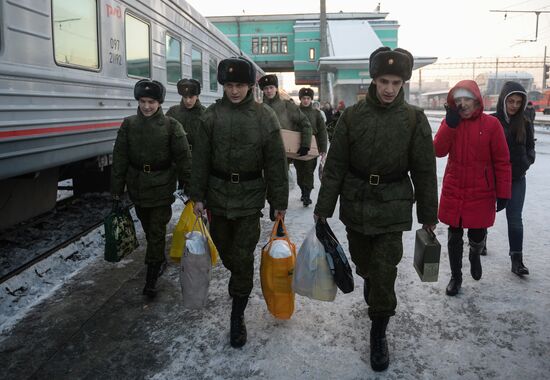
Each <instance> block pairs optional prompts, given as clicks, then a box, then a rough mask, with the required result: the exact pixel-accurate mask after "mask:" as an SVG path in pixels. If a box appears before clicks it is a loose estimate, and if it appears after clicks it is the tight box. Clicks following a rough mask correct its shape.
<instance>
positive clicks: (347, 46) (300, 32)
mask: <svg viewBox="0 0 550 380" xmlns="http://www.w3.org/2000/svg"><path fill="white" fill-rule="evenodd" d="M387 15H388V14H387V13H382V12H361V13H344V12H341V13H327V42H328V51H329V55H328V56H327V57H320V51H321V33H320V20H319V14H318V13H312V14H289V15H258V16H249V15H246V16H222V17H208V20H209V21H210V22H212V23H213V24H214V25H216V26H217V27H218V28H219V29H220V30H221V31H222V32H223V33H224V34H225V35H226V36H227V37H229V38H230V39H231V40H232V41H233V42H234V43H235V44H236V45H237V46H238V47H239V48H240V49H241V50H242V51H243V53H245V54H247V55H248V56H250V57H251V58H252V59H254V61H255V62H256V63H257V64H258V65H259V66H260V67H262V69H264V70H265V71H268V72H285V71H294V73H295V78H296V79H295V81H296V84H297V85H310V86H319V84H320V70H324V71H327V72H328V81H329V89H330V90H331V91H332V92H331V94H330V96H329V98H330V99H331V101H332V103H333V104H335V103H337V102H338V101H339V100H343V101H344V102H345V103H346V105H351V104H353V103H355V102H356V101H357V100H358V99H359V98H361V97H362V96H365V94H366V92H367V89H368V86H369V84H370V82H371V78H370V76H369V71H368V67H369V56H370V54H371V53H372V52H373V51H374V50H375V49H377V48H378V47H381V46H388V47H391V48H392V49H393V48H396V47H397V46H398V44H397V41H398V38H397V34H398V33H397V32H398V28H399V24H398V23H397V21H393V20H386V17H387ZM413 53H414V52H413ZM436 59H437V58H435V57H415V66H414V69H418V68H420V67H423V66H425V65H428V64H431V63H434V62H435V61H436ZM406 91H408V90H407V88H406Z"/></svg>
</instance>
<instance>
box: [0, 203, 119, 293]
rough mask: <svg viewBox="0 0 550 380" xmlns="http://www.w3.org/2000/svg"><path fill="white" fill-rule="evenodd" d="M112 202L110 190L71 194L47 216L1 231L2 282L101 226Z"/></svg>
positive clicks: (0, 269) (0, 271) (0, 270)
mask: <svg viewBox="0 0 550 380" xmlns="http://www.w3.org/2000/svg"><path fill="white" fill-rule="evenodd" d="M111 202H112V201H111V197H110V195H109V194H107V193H102V194H99V193H93V194H86V195H85V196H83V197H69V198H66V199H63V200H61V201H59V202H58V204H57V205H56V207H55V209H54V210H52V211H50V212H48V213H46V214H44V215H40V216H38V217H36V218H34V219H32V220H30V221H27V222H25V223H21V224H18V225H16V226H12V227H9V228H6V229H4V230H2V231H0V284H1V283H3V282H5V281H7V280H8V279H10V278H12V277H13V276H16V275H18V274H19V273H21V272H23V271H25V270H26V269H28V268H30V267H31V266H33V265H35V264H36V263H38V262H40V261H42V260H44V259H46V258H47V257H49V256H51V255H52V254H54V253H55V252H57V251H59V250H60V249H62V248H64V247H66V246H67V245H69V244H71V243H73V242H75V241H77V240H79V239H80V238H81V237H82V236H84V235H86V234H88V233H89V232H90V231H92V230H94V229H95V228H97V227H99V226H100V225H101V224H102V223H103V219H104V218H105V216H106V215H107V214H108V213H109V211H110V210H111Z"/></svg>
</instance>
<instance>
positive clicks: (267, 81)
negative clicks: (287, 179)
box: [258, 74, 311, 220]
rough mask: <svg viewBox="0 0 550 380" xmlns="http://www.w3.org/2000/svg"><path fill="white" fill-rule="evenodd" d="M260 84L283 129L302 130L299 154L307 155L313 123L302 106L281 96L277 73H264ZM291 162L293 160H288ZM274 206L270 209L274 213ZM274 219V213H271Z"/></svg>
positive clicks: (265, 99) (264, 100)
mask: <svg viewBox="0 0 550 380" xmlns="http://www.w3.org/2000/svg"><path fill="white" fill-rule="evenodd" d="M258 84H259V85H260V88H261V89H262V91H263V93H264V97H263V102H264V103H265V104H267V105H268V106H270V107H271V108H273V110H274V111H275V114H276V115H277V118H278V119H279V123H280V125H281V128H282V129H288V130H290V131H297V132H300V137H301V140H300V148H299V149H298V152H296V153H298V155H300V156H305V155H306V154H307V153H308V152H309V148H310V146H311V123H310V122H309V120H308V118H307V117H306V116H305V115H304V114H303V113H302V111H300V108H299V107H298V106H297V105H296V104H294V102H293V101H292V100H290V99H287V100H283V99H281V97H280V96H279V80H278V79H277V76H276V75H273V74H269V75H264V76H263V77H261V78H260V80H258ZM288 162H289V163H291V162H292V160H289V161H288ZM272 210H273V208H271V209H270V213H271V214H272ZM270 216H271V219H272V220H274V219H273V215H270Z"/></svg>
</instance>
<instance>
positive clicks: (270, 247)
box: [260, 217, 296, 319]
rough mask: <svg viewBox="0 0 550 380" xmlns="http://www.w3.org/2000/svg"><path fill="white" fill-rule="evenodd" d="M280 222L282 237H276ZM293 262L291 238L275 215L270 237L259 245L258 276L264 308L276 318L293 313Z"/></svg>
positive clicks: (287, 317) (294, 248)
mask: <svg viewBox="0 0 550 380" xmlns="http://www.w3.org/2000/svg"><path fill="white" fill-rule="evenodd" d="M279 224H280V225H281V227H282V229H283V231H284V236H277V229H278V227H279ZM295 262H296V246H295V245H294V244H293V243H292V242H291V241H290V239H289V237H288V232H287V230H286V227H285V225H284V223H283V220H282V219H281V218H280V217H277V220H276V221H275V224H274V225H273V230H272V231H271V238H270V239H269V241H268V242H267V244H266V245H265V246H264V247H263V248H262V260H261V263H260V279H261V283H262V293H263V295H264V299H265V302H266V303H267V309H268V310H269V312H270V313H271V314H273V316H274V317H275V318H279V319H289V318H290V317H291V316H292V313H293V312H294V291H293V290H292V276H293V273H294V264H295Z"/></svg>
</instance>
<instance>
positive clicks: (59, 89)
mask: <svg viewBox="0 0 550 380" xmlns="http://www.w3.org/2000/svg"><path fill="white" fill-rule="evenodd" d="M240 54H241V52H240V51H239V49H238V48H237V46H236V45H234V44H233V43H232V42H231V41H230V40H229V39H228V38H226V37H225V36H224V35H223V34H222V33H221V32H220V31H219V30H218V29H217V28H216V27H215V26H213V25H212V24H211V23H209V22H208V21H207V20H206V19H205V18H204V17H202V16H201V15H200V14H199V13H198V12H197V11H196V10H194V9H193V8H192V7H191V6H189V4H187V3H186V2H185V1H183V0H134V1H131V0H124V1H123V0H120V1H116V0H43V1H35V0H18V1H14V0H0V214H1V215H2V217H1V218H0V228H1V227H5V226H8V225H11V224H14V223H16V222H18V221H21V220H25V219H27V218H29V217H31V216H34V215H37V214H39V213H42V212H44V211H46V210H48V209H51V208H52V207H53V206H54V205H55V202H56V193H57V183H58V181H60V180H62V179H65V178H73V186H74V191H75V193H83V192H87V191H102V190H107V189H108V183H109V177H110V174H109V173H110V154H111V153H112V149H113V143H114V139H115V137H116V132H117V129H118V127H119V126H120V124H121V121H122V119H123V118H124V117H126V116H128V115H130V114H133V113H135V110H136V108H137V101H136V100H135V99H134V97H133V87H134V84H135V82H136V81H137V80H139V79H141V78H152V79H155V80H159V81H161V82H163V83H164V84H165V85H166V88H167V94H166V101H165V104H164V108H165V110H167V108H168V107H170V106H171V105H174V104H177V103H178V102H179V100H180V97H179V95H178V93H177V89H176V82H177V81H178V80H179V79H180V78H182V77H193V78H195V79H197V80H199V81H200V82H201V84H202V89H203V90H202V93H201V101H202V102H203V103H205V104H209V103H211V102H213V101H214V100H215V99H217V98H219V97H221V96H222V91H223V89H222V87H221V86H220V85H218V83H217V80H216V69H217V65H218V63H219V61H220V60H221V59H224V58H226V57H230V56H236V55H240ZM258 72H259V75H260V74H261V70H260V69H259V68H258Z"/></svg>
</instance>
